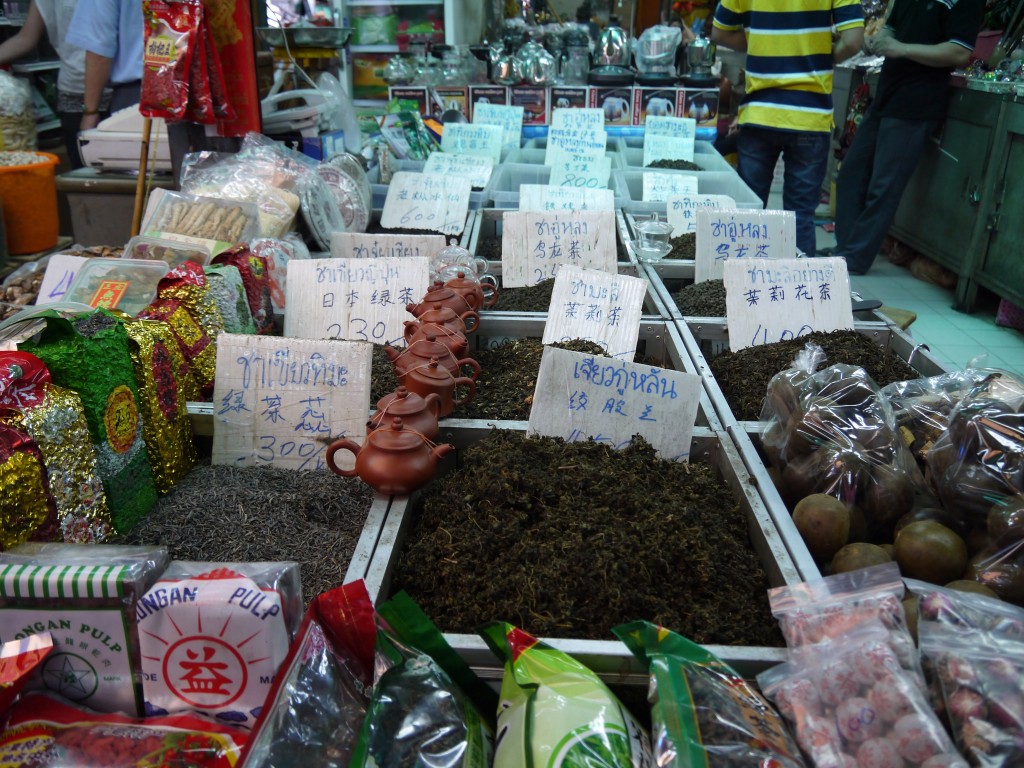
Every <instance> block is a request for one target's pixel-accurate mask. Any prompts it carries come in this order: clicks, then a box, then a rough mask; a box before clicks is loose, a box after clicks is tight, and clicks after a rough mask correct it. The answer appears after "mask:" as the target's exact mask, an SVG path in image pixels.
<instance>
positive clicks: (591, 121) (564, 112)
mask: <svg viewBox="0 0 1024 768" xmlns="http://www.w3.org/2000/svg"><path fill="white" fill-rule="evenodd" d="M551 127H552V128H596V129H599V130H602V131H603V130H604V110H603V109H601V108H600V107H571V108H569V109H556V110H555V111H554V112H552V113H551Z"/></svg>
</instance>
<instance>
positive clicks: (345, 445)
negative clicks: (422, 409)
mask: <svg viewBox="0 0 1024 768" xmlns="http://www.w3.org/2000/svg"><path fill="white" fill-rule="evenodd" d="M454 450H455V446H454V445H448V444H447V443H445V444H442V445H434V446H433V447H431V443H430V441H429V440H427V439H426V438H425V437H424V436H423V435H421V434H420V433H419V432H417V431H415V430H413V429H409V428H407V427H406V426H405V425H404V424H403V423H402V420H401V419H392V421H391V425H390V427H388V428H385V429H375V430H374V431H373V432H370V433H368V434H367V435H366V441H365V442H364V443H363V444H362V445H359V444H358V443H356V442H353V441H352V440H348V439H346V438H342V439H341V440H335V441H334V442H333V443H331V444H330V445H329V446H328V447H327V466H328V467H330V468H331V471H332V472H334V473H336V474H339V475H341V476H342V477H356V476H358V477H359V478H360V479H361V480H362V481H363V482H364V483H366V484H367V485H369V486H370V487H371V488H373V489H374V490H375V491H377V492H378V493H383V494H384V495H386V496H406V495H408V494H410V493H412V492H413V491H415V490H416V489H417V488H422V487H423V486H424V485H426V484H427V483H429V482H430V480H431V479H432V478H433V477H434V472H435V471H436V470H437V462H438V461H439V460H440V459H441V458H443V457H444V456H446V455H447V454H449V453H451V452H452V451H454ZM338 451H352V453H353V454H355V457H356V465H355V467H354V468H353V469H341V468H340V467H339V466H338V465H337V464H335V463H334V454H336V453H337V452H338Z"/></svg>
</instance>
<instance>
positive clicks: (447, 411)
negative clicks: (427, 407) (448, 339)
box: [398, 358, 476, 418]
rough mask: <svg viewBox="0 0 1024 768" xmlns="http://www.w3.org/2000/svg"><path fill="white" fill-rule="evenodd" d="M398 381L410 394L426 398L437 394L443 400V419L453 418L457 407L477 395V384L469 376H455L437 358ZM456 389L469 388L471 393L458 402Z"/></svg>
mask: <svg viewBox="0 0 1024 768" xmlns="http://www.w3.org/2000/svg"><path fill="white" fill-rule="evenodd" d="M398 380H399V381H400V382H401V383H402V384H403V385H405V388H406V389H408V390H409V391H410V392H415V393H416V394H418V395H420V396H421V397H424V398H425V397H427V396H428V395H430V394H432V393H436V394H437V395H438V396H439V397H440V398H441V411H440V416H441V418H444V417H445V416H451V415H452V411H454V410H455V408H456V407H457V406H460V405H465V404H466V403H468V402H469V401H470V400H472V399H473V395H475V394H476V382H475V381H473V379H471V378H469V377H468V376H458V377H456V376H453V375H452V372H451V371H449V370H448V369H447V368H445V367H444V366H443V365H441V364H440V363H439V362H438V361H437V358H434V359H432V360H431V361H430V362H429V363H427V364H426V365H417V366H414V367H412V368H410V369H409V370H408V371H406V372H405V373H404V374H400V375H398ZM456 387H469V392H468V393H467V394H466V396H465V397H464V398H463V399H461V400H457V399H455V389H456Z"/></svg>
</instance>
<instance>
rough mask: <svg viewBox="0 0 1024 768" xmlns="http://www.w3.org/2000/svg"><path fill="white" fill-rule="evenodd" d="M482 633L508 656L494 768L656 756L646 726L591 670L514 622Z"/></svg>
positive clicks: (633, 761) (632, 761)
mask: <svg viewBox="0 0 1024 768" xmlns="http://www.w3.org/2000/svg"><path fill="white" fill-rule="evenodd" d="M481 636H482V637H483V639H484V640H485V641H486V643H487V644H488V646H490V648H491V650H493V651H494V653H495V654H496V655H497V656H498V658H500V659H502V660H503V661H504V663H505V674H504V675H503V677H502V680H501V693H500V696H501V702H500V704H499V707H498V735H497V740H496V748H495V754H494V765H495V768H519V767H520V766H524V765H546V766H547V765H550V766H569V765H587V766H589V767H590V768H640V767H641V766H650V765H652V764H653V763H652V758H651V744H650V737H649V736H648V734H647V731H646V730H645V729H644V728H643V726H641V725H640V723H638V722H637V720H636V719H635V718H634V717H633V715H632V714H630V712H629V711H628V710H627V709H626V708H625V707H624V706H623V705H622V702H620V701H619V700H618V698H616V696H615V694H613V693H612V692H611V691H610V690H608V687H607V686H606V685H605V684H604V683H603V682H602V681H601V679H600V678H599V677H598V676H597V675H596V674H595V673H594V672H593V671H592V670H590V669H588V668H587V667H585V666H584V665H583V664H581V663H580V662H578V661H577V660H576V659H574V658H573V657H572V656H569V655H568V654H567V653H563V652H562V651H559V650H557V649H555V648H552V647H551V646H549V645H547V644H546V643H543V642H541V641H540V640H538V639H537V638H535V637H533V636H531V635H529V634H527V633H526V632H523V631H522V630H521V629H517V628H516V627H514V626H512V625H511V624H505V623H502V622H496V623H493V624H488V625H487V626H486V627H484V629H483V630H482V632H481Z"/></svg>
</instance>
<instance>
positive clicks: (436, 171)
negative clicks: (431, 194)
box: [423, 125, 501, 189]
mask: <svg viewBox="0 0 1024 768" xmlns="http://www.w3.org/2000/svg"><path fill="white" fill-rule="evenodd" d="M487 127H488V128H494V126H493V125H490V126H487ZM498 153H499V154H500V153H501V147H498ZM493 171H494V158H493V157H485V156H483V155H457V154H449V153H448V152H431V153H430V157H428V158H427V162H426V164H425V165H424V166H423V172H424V173H427V174H430V175H431V176H459V177H462V176H465V177H466V178H467V179H469V183H470V186H472V187H474V188H476V189H483V188H484V187H486V186H487V182H489V181H490V180H491V173H492V172H493Z"/></svg>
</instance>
